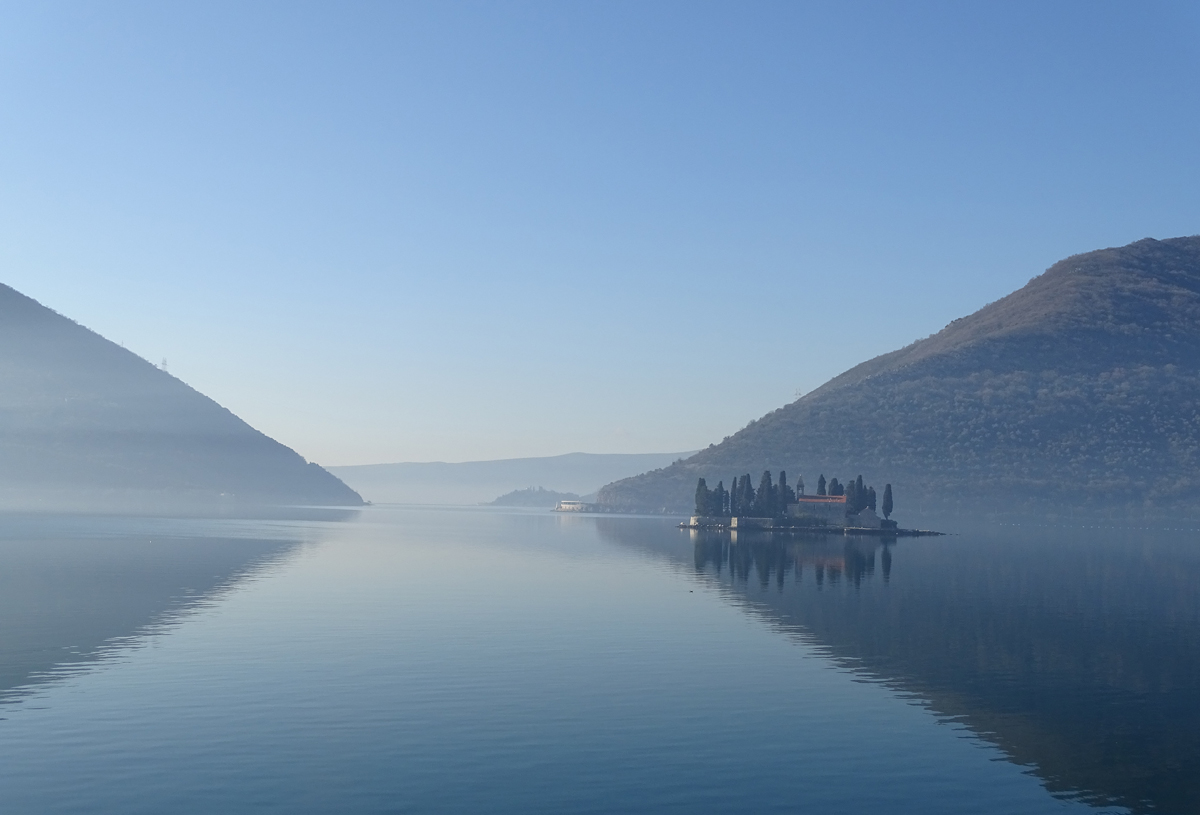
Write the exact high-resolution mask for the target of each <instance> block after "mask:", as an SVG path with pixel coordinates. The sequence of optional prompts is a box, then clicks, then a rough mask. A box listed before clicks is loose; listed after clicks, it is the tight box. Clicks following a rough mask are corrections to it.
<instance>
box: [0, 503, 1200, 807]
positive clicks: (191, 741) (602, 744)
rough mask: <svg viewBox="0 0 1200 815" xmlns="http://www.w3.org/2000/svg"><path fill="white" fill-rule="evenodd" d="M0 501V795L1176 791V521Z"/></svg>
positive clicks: (538, 797)
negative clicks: (755, 528) (1157, 524)
mask: <svg viewBox="0 0 1200 815" xmlns="http://www.w3.org/2000/svg"><path fill="white" fill-rule="evenodd" d="M677 523H678V519H669V518H637V517H620V516H582V515H580V516H575V515H563V514H554V513H549V512H540V511H516V510H514V511H500V510H491V509H471V508H463V509H450V508H433V507H427V508H421V507H386V506H376V507H369V508H366V509H363V510H361V511H336V510H329V511H315V510H314V511H308V512H297V513H294V514H292V515H291V516H290V517H276V518H260V519H167V518H120V517H82V516H53V515H24V516H19V515H10V516H3V517H0V812H4V813H10V812H11V813H165V812H171V813H426V812H431V813H443V812H445V813H452V812H453V813H457V812H472V813H476V812H497V813H518V812H520V813H531V812H532V813H541V812H544V813H551V812H553V813H565V812H570V813H575V812H580V813H617V812H621V813H625V812H634V813H641V812H646V813H651V812H654V813H658V812H668V813H673V812H678V813H710V812H711V813H725V812H730V813H732V812H756V813H770V812H821V813H825V812H829V813H833V812H837V813H1041V812H1169V813H1192V812H1200V596H1198V592H1197V588H1198V586H1200V547H1197V545H1196V544H1197V534H1196V532H1195V530H1186V529H1181V530H1166V529H1084V528H1078V527H1075V528H1054V527H1048V526H1041V525H1036V524H1034V525H1023V526H1008V527H997V528H994V529H989V530H971V531H961V530H960V532H961V534H957V535H952V536H947V537H938V538H905V539H900V540H898V541H895V542H883V541H880V540H877V539H872V538H844V537H842V536H828V537H824V538H820V537H818V538H797V539H786V538H779V537H775V538H772V537H770V536H767V535H760V536H757V537H755V536H749V537H747V536H742V537H741V538H740V539H739V538H738V537H737V536H734V535H729V534H718V533H697V532H690V531H686V530H680V529H678V528H676V524H677Z"/></svg>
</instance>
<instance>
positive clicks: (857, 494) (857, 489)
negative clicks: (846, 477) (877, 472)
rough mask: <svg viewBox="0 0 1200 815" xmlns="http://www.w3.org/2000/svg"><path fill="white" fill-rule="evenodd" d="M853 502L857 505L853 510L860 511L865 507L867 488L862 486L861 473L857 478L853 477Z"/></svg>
mask: <svg viewBox="0 0 1200 815" xmlns="http://www.w3.org/2000/svg"><path fill="white" fill-rule="evenodd" d="M854 503H856V504H857V505H858V507H857V508H856V509H855V510H854V511H855V512H861V511H862V510H864V509H866V508H867V488H866V487H864V486H863V480H862V474H861V473H860V474H859V476H858V478H856V479H854Z"/></svg>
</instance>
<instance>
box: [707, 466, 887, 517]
mask: <svg viewBox="0 0 1200 815" xmlns="http://www.w3.org/2000/svg"><path fill="white" fill-rule="evenodd" d="M730 483H731V484H732V485H733V486H732V489H728V490H727V489H725V482H724V481H718V482H717V486H716V487H713V488H712V489H709V486H708V484H707V483H706V482H705V480H704V479H703V478H701V479H700V480H699V482H698V483H697V484H696V514H697V515H704V516H721V517H733V516H748V517H755V518H782V517H783V516H784V515H785V514H786V513H787V507H788V504H794V503H796V501H797V500H798V495H799V496H802V495H803V494H804V477H803V476H801V477H800V478H799V480H798V481H797V483H796V488H795V489H793V488H792V487H790V486H788V483H787V472H786V471H785V470H780V471H779V481H778V483H773V482H772V480H771V471H770V470H764V471H763V474H762V478H760V479H759V481H758V489H755V488H754V485H753V484H752V483H751V481H750V474H749V473H747V474H746V475H742V476H738V477H736V478H734V479H733V480H732V481H731V482H730ZM817 495H832V496H843V495H844V496H845V497H846V511H847V512H848V513H850V514H855V513H859V512H862V511H863V510H864V509H870V510H871V511H872V512H874V511H876V508H877V501H878V499H877V496H876V492H875V488H874V487H872V486H868V485H865V484H863V477H862V476H861V475H860V476H858V477H857V478H855V479H854V480H853V481H849V482H847V483H846V484H842V483H841V482H839V481H838V480H837V479H836V478H832V479H830V480H829V481H828V482H827V481H826V480H825V475H824V473H822V474H821V475H820V477H818V478H817ZM880 509H882V511H883V517H884V518H890V517H891V514H892V509H893V503H892V485H891V484H887V485H885V486H884V488H883V506H882V507H881V508H880Z"/></svg>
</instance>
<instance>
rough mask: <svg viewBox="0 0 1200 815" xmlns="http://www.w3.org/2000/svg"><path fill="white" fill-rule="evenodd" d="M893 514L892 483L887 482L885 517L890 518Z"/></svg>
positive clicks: (885, 488) (884, 489) (884, 490)
mask: <svg viewBox="0 0 1200 815" xmlns="http://www.w3.org/2000/svg"><path fill="white" fill-rule="evenodd" d="M891 516H892V485H891V484H885V485H884V486H883V517H885V518H890V517H891Z"/></svg>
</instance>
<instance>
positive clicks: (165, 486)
mask: <svg viewBox="0 0 1200 815" xmlns="http://www.w3.org/2000/svg"><path fill="white" fill-rule="evenodd" d="M163 501H167V502H174V503H179V502H184V503H197V502H198V503H200V504H213V503H216V504H229V503H239V504H240V503H259V504H262V503H267V504H336V505H356V504H361V503H362V499H361V498H360V497H359V496H358V494H357V493H355V492H354V491H353V490H351V489H350V488H349V487H347V486H346V485H345V484H343V483H342V482H341V481H339V480H338V479H337V478H335V477H334V476H332V475H330V474H329V473H327V472H326V471H325V470H323V469H321V468H320V467H318V466H317V465H316V464H310V463H308V462H306V461H305V460H304V459H303V458H301V457H300V456H299V455H298V454H297V453H296V452H295V451H293V450H291V449H289V448H287V447H285V446H284V445H282V444H280V443H278V442H276V441H274V440H273V439H270V438H268V437H267V436H265V435H263V434H262V433H260V432H258V431H257V430H255V429H254V428H252V427H250V426H249V425H248V424H246V423H245V422H243V421H242V420H241V419H239V418H237V417H236V416H234V415H233V414H232V413H231V412H229V411H228V410H226V409H225V408H223V407H221V406H220V405H218V404H217V403H216V402H214V401H212V400H211V399H209V398H208V397H206V396H203V395H202V394H200V393H198V392H196V391H195V390H193V389H192V388H190V387H188V386H187V385H185V384H184V383H182V382H180V381H179V380H178V379H175V378H174V377H172V376H170V375H169V374H167V373H166V372H165V371H160V370H159V369H158V368H156V367H155V366H153V365H151V364H150V363H149V362H146V361H145V360H143V359H141V358H140V357H138V356H136V355H135V354H133V353H130V352H129V351H126V350H125V349H124V348H121V347H120V346H118V345H116V344H114V343H112V342H109V341H108V340H106V339H104V338H103V337H101V336H99V335H98V334H95V333H94V332H92V331H89V330H88V329H86V328H83V327H82V326H80V325H78V324H76V323H74V322H72V321H71V320H68V319H67V318H65V317H63V316H61V315H59V314H57V313H55V312H53V311H51V310H50V309H48V308H45V307H44V306H42V305H40V304H39V303H37V302H36V301H34V300H32V299H30V298H28V297H26V296H24V295H22V294H20V293H18V292H16V291H14V290H13V289H11V288H9V287H7V286H0V506H4V507H16V508H32V507H41V506H58V507H92V506H99V507H105V506H109V507H120V508H123V509H132V508H140V507H143V506H144V507H146V508H153V507H154V505H156V504H160V503H161V502H163Z"/></svg>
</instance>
